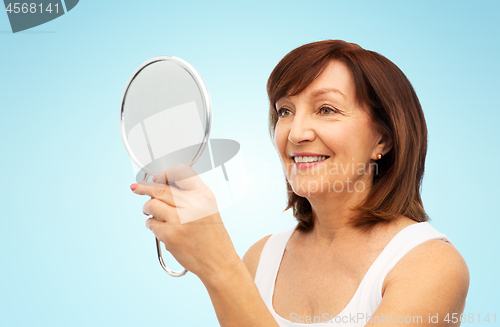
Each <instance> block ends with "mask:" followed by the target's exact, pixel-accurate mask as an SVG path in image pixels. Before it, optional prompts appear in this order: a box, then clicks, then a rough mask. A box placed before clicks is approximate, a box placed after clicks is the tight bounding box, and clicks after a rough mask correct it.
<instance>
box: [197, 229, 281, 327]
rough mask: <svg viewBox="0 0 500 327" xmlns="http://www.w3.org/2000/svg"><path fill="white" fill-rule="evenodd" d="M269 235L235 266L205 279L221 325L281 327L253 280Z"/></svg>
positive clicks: (204, 282)
mask: <svg viewBox="0 0 500 327" xmlns="http://www.w3.org/2000/svg"><path fill="white" fill-rule="evenodd" d="M269 236H270V235H269ZM269 236H266V237H264V238H263V239H261V240H259V241H258V242H257V243H255V244H254V245H253V246H252V247H250V249H249V250H248V251H247V253H246V254H245V256H244V257H243V260H236V263H235V265H234V266H233V269H231V270H227V271H226V272H224V273H223V274H222V275H218V276H214V277H211V278H209V279H208V280H203V279H202V282H203V284H204V285H205V287H206V288H207V291H208V294H209V295H210V299H211V300H212V304H213V306H214V309H215V312H216V314H217V319H218V320H219V323H220V325H221V326H222V327H233V326H234V327H247V326H248V327H255V326H259V327H279V325H278V323H277V322H276V321H275V320H274V318H273V316H272V315H271V312H269V309H268V308H267V306H266V305H265V303H264V301H263V300H262V297H261V296H260V293H259V290H258V289H257V286H256V285H255V283H254V278H255V272H256V270H257V265H258V262H259V258H260V253H261V252H262V248H263V247H264V245H265V242H266V241H267V239H268V238H269Z"/></svg>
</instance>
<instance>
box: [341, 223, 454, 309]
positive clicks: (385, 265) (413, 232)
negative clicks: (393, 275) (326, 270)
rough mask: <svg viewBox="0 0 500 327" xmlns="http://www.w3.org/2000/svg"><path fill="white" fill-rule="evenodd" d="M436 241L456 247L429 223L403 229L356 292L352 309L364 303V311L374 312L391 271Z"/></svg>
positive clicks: (385, 249) (372, 267)
mask: <svg viewBox="0 0 500 327" xmlns="http://www.w3.org/2000/svg"><path fill="white" fill-rule="evenodd" d="M436 239H442V240H444V241H446V242H448V243H450V244H451V245H453V246H454V247H455V245H454V244H453V243H452V242H451V240H450V239H449V238H448V237H447V236H446V235H445V234H442V233H440V232H438V231H437V230H436V229H434V227H432V226H431V225H430V224H429V223H428V222H421V223H416V224H412V225H409V226H407V227H406V228H404V229H402V230H401V231H400V232H399V233H398V234H397V235H396V236H394V237H393V239H392V240H391V241H390V242H389V243H388V244H387V246H386V247H385V248H384V250H383V251H382V252H381V253H380V255H379V256H378V257H377V259H376V260H375V262H373V264H372V266H371V267H370V269H369V270H368V272H367V273H366V276H365V278H364V279H363V281H362V283H361V285H360V286H359V289H358V292H356V293H358V294H356V295H355V299H354V298H353V303H350V304H352V306H353V307H352V309H354V310H356V309H360V305H356V304H357V303H356V302H359V303H360V304H361V303H363V305H362V307H363V309H364V310H367V311H372V310H373V311H374V310H375V309H376V308H377V307H378V305H379V304H380V301H381V300H382V286H383V284H384V280H385V277H386V276H387V274H388V273H389V271H391V269H392V268H394V266H395V265H396V264H397V263H398V262H399V261H400V260H401V259H402V258H403V257H404V256H405V255H406V254H407V253H408V252H410V251H411V250H412V249H414V248H415V247H417V246H419V245H420V244H422V243H425V242H427V241H430V240H436ZM367 302H369V303H367ZM367 305H368V307H367ZM373 311H372V312H373Z"/></svg>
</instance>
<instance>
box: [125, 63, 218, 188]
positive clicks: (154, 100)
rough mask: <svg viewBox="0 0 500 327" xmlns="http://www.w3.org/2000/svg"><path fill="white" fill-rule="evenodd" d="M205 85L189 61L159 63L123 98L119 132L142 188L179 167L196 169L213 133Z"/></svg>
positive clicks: (143, 71) (137, 75)
mask: <svg viewBox="0 0 500 327" xmlns="http://www.w3.org/2000/svg"><path fill="white" fill-rule="evenodd" d="M211 116H212V115H211V101H210V96H209V93H208V90H207V87H206V85H205V83H204V82H203V80H202V78H201V76H200V75H199V74H198V72H197V71H196V70H195V69H194V68H193V67H192V66H191V65H190V64H188V63H187V62H186V61H184V60H182V59H179V58H176V57H166V56H164V57H155V58H152V59H150V60H148V61H146V62H145V63H143V64H142V65H141V66H140V67H139V68H138V69H137V70H136V71H135V72H134V74H133V75H132V77H131V78H130V80H129V82H128V84H127V87H126V88H125V92H124V94H123V98H122V104H121V110H120V128H121V133H122V138H123V142H124V143H125V147H126V148H127V151H128V153H129V155H130V158H131V159H132V161H133V162H134V164H135V165H136V166H137V167H138V168H139V169H140V170H141V172H140V173H139V174H138V175H137V176H136V180H137V181H138V182H142V181H144V180H145V179H147V176H148V175H150V176H152V175H156V174H158V173H159V172H161V171H163V170H164V169H166V168H168V167H170V166H172V165H175V164H178V163H184V164H191V165H192V164H194V162H196V160H197V159H198V158H199V157H200V156H201V154H202V153H203V150H204V148H205V146H206V143H207V141H208V137H209V135H210V129H211Z"/></svg>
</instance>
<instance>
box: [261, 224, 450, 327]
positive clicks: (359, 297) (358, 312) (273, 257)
mask: <svg viewBox="0 0 500 327" xmlns="http://www.w3.org/2000/svg"><path fill="white" fill-rule="evenodd" d="M294 230H295V227H294V228H290V229H288V230H285V231H282V232H279V233H276V234H273V235H271V236H270V237H269V239H268V240H267V242H266V244H265V245H264V248H263V249H262V253H261V255H260V260H259V265H258V266H257V272H256V274H255V284H256V285H257V288H258V289H259V292H260V295H261V296H262V299H263V300H264V302H265V304H266V305H267V308H268V309H269V311H271V314H272V315H273V316H274V319H275V320H276V322H277V323H278V324H279V325H280V326H281V327H299V326H311V325H314V326H315V327H316V326H318V327H319V326H333V325H338V326H343V327H346V326H349V327H357V326H364V325H366V324H367V323H368V322H369V317H371V315H372V314H373V313H374V312H375V310H376V309H377V307H378V306H379V304H380V302H381V301H382V284H383V283H384V279H385V276H386V275H387V273H388V272H389V271H390V270H391V269H392V268H393V267H394V266H395V265H396V263H398V261H399V260H400V259H401V258H403V257H404V256H405V254H407V253H408V252H409V251H410V250H412V249H413V248H415V247H417V246H419V245H420V244H422V243H424V242H426V241H430V240H436V239H442V240H445V241H446V242H448V243H450V244H451V245H453V246H455V245H454V244H453V243H452V242H451V241H450V240H449V239H448V237H447V236H446V235H444V234H441V233H439V232H438V231H437V230H435V229H434V227H432V226H431V225H430V224H429V223H428V222H422V223H416V224H412V225H409V226H407V227H405V228H404V229H402V230H401V231H400V232H399V233H398V234H397V235H396V236H394V238H393V239H392V240H391V241H390V242H389V243H388V244H387V246H386V247H385V248H384V250H383V251H382V252H381V253H380V255H379V256H378V257H377V259H376V260H375V261H374V262H373V264H372V265H371V266H370V268H369V269H368V271H367V272H366V274H365V276H364V277H363V280H362V281H361V283H360V285H359V287H358V289H357V290H356V292H355V293H354V296H353V297H352V299H351V301H350V302H349V303H348V304H347V306H346V307H345V308H344V310H342V312H340V313H339V314H338V315H337V316H335V317H331V316H330V315H329V314H328V313H325V314H324V315H321V316H316V317H300V316H298V315H291V316H290V317H287V319H285V318H283V317H281V316H279V315H278V314H277V313H276V311H274V308H273V305H272V299H273V294H274V285H275V282H276V276H277V274H278V269H279V267H280V264H281V260H282V258H283V254H284V252H285V246H286V244H287V242H288V240H289V239H290V237H291V236H292V234H293V232H294ZM308 318H310V320H305V319H308ZM315 319H316V320H315ZM374 322H376V321H375V320H374Z"/></svg>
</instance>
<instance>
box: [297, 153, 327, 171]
mask: <svg viewBox="0 0 500 327" xmlns="http://www.w3.org/2000/svg"><path fill="white" fill-rule="evenodd" d="M291 156H292V158H293V160H294V162H295V166H296V167H297V168H310V167H313V166H316V165H318V164H320V163H322V162H323V161H325V160H326V159H328V158H330V156H325V155H322V154H317V153H310V152H302V153H292V154H291Z"/></svg>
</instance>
